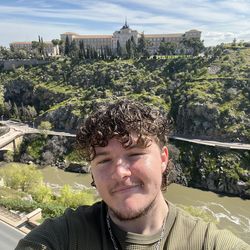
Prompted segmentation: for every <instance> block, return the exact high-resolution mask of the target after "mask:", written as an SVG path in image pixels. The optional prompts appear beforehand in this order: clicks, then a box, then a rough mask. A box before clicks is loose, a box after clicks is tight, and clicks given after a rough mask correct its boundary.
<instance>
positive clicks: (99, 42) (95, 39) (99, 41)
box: [61, 22, 201, 54]
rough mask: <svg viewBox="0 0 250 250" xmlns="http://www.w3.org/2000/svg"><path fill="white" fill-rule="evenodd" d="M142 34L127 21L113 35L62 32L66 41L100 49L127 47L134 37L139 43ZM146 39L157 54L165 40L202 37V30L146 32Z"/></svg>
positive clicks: (151, 50)
mask: <svg viewBox="0 0 250 250" xmlns="http://www.w3.org/2000/svg"><path fill="white" fill-rule="evenodd" d="M141 36H142V33H139V32H138V31H137V30H132V29H131V28H130V27H129V26H128V24H127V22H125V24H124V25H123V26H122V28H121V29H120V30H118V31H115V32H114V33H113V35H79V34H76V33H72V32H66V33H64V34H61V40H63V41H65V40H66V37H68V39H69V42H72V41H73V40H75V41H76V42H77V43H78V44H79V43H80V41H81V42H83V43H84V46H85V48H86V47H91V48H94V49H95V50H97V51H99V50H101V49H102V48H105V47H109V48H111V49H112V50H113V51H114V50H116V49H117V46H118V43H119V44H120V46H121V47H122V48H125V47H126V42H127V41H128V40H129V39H131V38H132V37H133V39H134V41H135V43H136V44H137V43H138V39H139V38H140V37H141ZM144 37H145V39H146V40H147V41H148V43H147V44H148V47H147V49H148V51H149V53H150V54H155V53H157V51H158V48H159V46H160V43H161V42H162V41H164V42H173V43H177V44H178V43H180V42H181V40H182V39H184V38H187V39H189V38H196V39H200V38H201V31H198V30H189V31H187V32H185V33H177V34H144Z"/></svg>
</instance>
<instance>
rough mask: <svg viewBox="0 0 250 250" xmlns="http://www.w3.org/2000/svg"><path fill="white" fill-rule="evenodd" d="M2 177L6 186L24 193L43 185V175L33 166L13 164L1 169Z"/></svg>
mask: <svg viewBox="0 0 250 250" xmlns="http://www.w3.org/2000/svg"><path fill="white" fill-rule="evenodd" d="M0 177H2V178H3V181H4V184H5V185H6V186H7V187H10V188H13V189H16V190H17V189H21V190H22V191H29V190H32V189H33V188H34V187H36V186H37V185H40V184H41V183H42V179H43V177H42V173H41V172H40V171H39V170H37V169H36V167H35V166H33V165H25V164H22V165H20V164H16V163H12V164H9V165H8V166H6V167H4V168H2V169H0Z"/></svg>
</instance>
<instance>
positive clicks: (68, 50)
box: [64, 36, 70, 56]
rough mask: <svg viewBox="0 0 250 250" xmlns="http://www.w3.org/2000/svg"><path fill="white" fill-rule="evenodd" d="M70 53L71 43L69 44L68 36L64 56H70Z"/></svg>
mask: <svg viewBox="0 0 250 250" xmlns="http://www.w3.org/2000/svg"><path fill="white" fill-rule="evenodd" d="M69 52H70V42H69V36H66V39H65V44H64V55H66V56H67V55H68V54H69Z"/></svg>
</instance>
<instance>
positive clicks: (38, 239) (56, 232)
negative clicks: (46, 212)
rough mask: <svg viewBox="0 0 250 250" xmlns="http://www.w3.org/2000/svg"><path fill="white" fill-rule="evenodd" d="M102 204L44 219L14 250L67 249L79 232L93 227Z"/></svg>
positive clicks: (82, 207) (69, 210) (67, 210)
mask: <svg viewBox="0 0 250 250" xmlns="http://www.w3.org/2000/svg"><path fill="white" fill-rule="evenodd" d="M102 207H103V205H102V203H101V202H98V203H95V204H94V205H92V206H80V207H78V208H77V209H76V210H73V209H70V208H68V209H66V210H65V212H64V214H63V215H62V216H60V217H56V218H53V219H46V220H45V221H44V222H43V223H42V224H41V225H39V226H38V227H36V228H35V229H33V230H32V231H31V232H30V233H29V234H27V235H26V236H25V237H24V239H22V240H21V241H20V242H19V244H18V246H17V248H16V249H20V250H21V249H25V248H24V247H23V246H24V245H25V246H27V244H28V246H31V245H32V246H34V245H37V246H40V247H43V248H32V249H69V248H68V245H69V244H71V243H74V242H75V241H76V240H77V236H78V235H79V233H80V232H88V230H87V229H90V231H91V227H95V225H97V223H98V217H100V211H101V210H102Z"/></svg>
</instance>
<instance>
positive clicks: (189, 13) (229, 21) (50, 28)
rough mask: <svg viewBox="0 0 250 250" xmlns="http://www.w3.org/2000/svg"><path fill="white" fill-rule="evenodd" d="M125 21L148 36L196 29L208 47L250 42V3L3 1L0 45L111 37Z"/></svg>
mask: <svg viewBox="0 0 250 250" xmlns="http://www.w3.org/2000/svg"><path fill="white" fill-rule="evenodd" d="M125 17H127V20H128V24H129V25H130V27H131V28H132V29H136V30H138V31H139V32H142V31H144V33H145V34H149V33H155V34H157V33H158V34H159V33H178V32H181V33H183V32H185V31H188V30H190V29H198V30H200V31H202V39H203V40H204V43H205V45H206V46H209V45H216V44H219V43H222V42H231V41H232V40H233V39H234V38H236V39H237V40H238V41H239V40H244V41H250V0H189V1H186V0H185V1H184V0H171V1H169V0H150V1H149V0H106V1H101V0H100V1H96V0H1V1H0V45H3V46H8V45H9V43H10V42H13V41H32V40H38V35H40V36H42V37H43V40H44V41H50V40H51V39H54V38H60V34H61V33H64V32H67V31H71V32H76V33H79V34H112V33H113V32H114V31H115V30H118V29H120V28H121V26H122V25H123V24H124V20H125Z"/></svg>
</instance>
